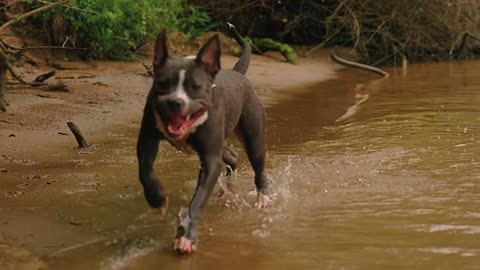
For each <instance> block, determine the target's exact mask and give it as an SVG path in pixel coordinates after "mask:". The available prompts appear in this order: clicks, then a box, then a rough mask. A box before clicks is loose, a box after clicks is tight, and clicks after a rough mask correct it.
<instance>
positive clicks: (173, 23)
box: [32, 0, 213, 60]
mask: <svg viewBox="0 0 480 270" xmlns="http://www.w3.org/2000/svg"><path fill="white" fill-rule="evenodd" d="M183 3H184V1H182V0H162V1H158V0H133V1H132V0H102V1H98V0H73V1H71V4H70V5H71V6H73V7H76V8H79V9H82V10H86V11H88V12H85V11H82V10H78V9H72V8H59V9H55V10H52V11H49V12H47V13H44V14H40V15H39V17H40V18H41V19H42V20H43V22H44V23H43V24H44V25H45V26H46V27H47V28H49V27H50V28H52V27H51V22H52V18H53V17H54V16H55V15H60V16H62V18H63V22H64V26H65V28H66V29H68V30H69V33H66V34H67V35H70V36H72V39H74V40H75V41H76V46H81V47H88V48H90V50H89V51H88V53H87V55H86V57H88V58H92V59H120V60H126V59H131V58H132V57H134V53H135V52H136V51H137V50H138V49H139V48H140V47H141V46H143V45H144V44H145V43H146V42H147V41H149V40H154V38H155V36H156V35H157V34H158V32H159V31H160V30H161V29H162V28H164V27H168V28H169V29H170V30H176V31H180V32H183V33H185V34H187V35H189V36H196V35H200V34H203V33H205V32H206V31H208V30H210V29H211V28H212V27H213V24H211V23H210V17H209V15H208V14H207V13H205V12H204V11H201V10H199V9H198V8H196V7H194V6H191V5H187V4H183ZM33 5H35V4H32V6H33ZM51 31H55V29H51Z"/></svg>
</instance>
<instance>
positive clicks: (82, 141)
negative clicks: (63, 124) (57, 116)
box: [67, 122, 90, 149]
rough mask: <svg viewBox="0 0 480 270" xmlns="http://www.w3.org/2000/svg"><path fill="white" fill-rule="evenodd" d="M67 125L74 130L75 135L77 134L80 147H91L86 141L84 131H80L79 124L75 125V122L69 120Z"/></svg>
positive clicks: (76, 137)
mask: <svg viewBox="0 0 480 270" xmlns="http://www.w3.org/2000/svg"><path fill="white" fill-rule="evenodd" d="M67 125H68V128H70V130H71V131H72V133H73V136H75V139H76V140H77V143H78V149H82V148H89V147H90V145H89V144H87V141H85V138H84V137H83V135H82V132H81V131H80V129H79V128H78V126H77V125H75V123H73V122H67Z"/></svg>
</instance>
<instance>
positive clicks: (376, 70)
mask: <svg viewBox="0 0 480 270" xmlns="http://www.w3.org/2000/svg"><path fill="white" fill-rule="evenodd" d="M330 58H331V59H332V61H333V62H335V63H337V64H340V65H343V66H347V67H353V68H358V69H362V70H366V71H370V72H373V73H377V74H379V75H382V76H383V77H389V76H390V74H389V73H388V72H386V71H383V70H381V69H379V68H376V67H374V66H370V65H365V64H360V63H357V62H353V61H348V60H345V59H343V58H340V57H338V56H337V55H336V54H334V53H332V54H331V55H330Z"/></svg>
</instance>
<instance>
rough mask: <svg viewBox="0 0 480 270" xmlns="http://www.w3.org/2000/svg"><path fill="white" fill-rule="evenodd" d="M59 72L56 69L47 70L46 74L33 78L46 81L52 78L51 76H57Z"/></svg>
mask: <svg viewBox="0 0 480 270" xmlns="http://www.w3.org/2000/svg"><path fill="white" fill-rule="evenodd" d="M56 73H57V72H56V71H55V70H52V71H50V72H47V73H45V74H42V75H38V76H37V77H36V78H35V80H33V81H34V82H44V81H46V80H48V79H50V78H51V77H53V76H55V74H56Z"/></svg>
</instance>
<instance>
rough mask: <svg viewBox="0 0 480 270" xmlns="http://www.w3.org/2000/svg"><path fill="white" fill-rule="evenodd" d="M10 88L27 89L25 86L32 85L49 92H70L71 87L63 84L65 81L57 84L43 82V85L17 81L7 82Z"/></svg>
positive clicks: (34, 87)
mask: <svg viewBox="0 0 480 270" xmlns="http://www.w3.org/2000/svg"><path fill="white" fill-rule="evenodd" d="M7 84H8V86H9V87H8V88H9V89H19V88H21V89H25V87H32V88H33V89H38V90H43V91H49V92H66V93H67V92H70V89H68V87H67V86H66V85H65V84H63V83H61V82H60V83H56V84H41V85H35V86H32V85H28V84H22V83H17V82H7Z"/></svg>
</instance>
